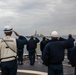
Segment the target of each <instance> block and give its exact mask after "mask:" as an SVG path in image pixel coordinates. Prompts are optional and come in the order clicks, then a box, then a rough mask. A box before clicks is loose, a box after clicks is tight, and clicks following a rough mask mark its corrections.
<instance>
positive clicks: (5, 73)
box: [1, 60, 17, 75]
mask: <svg viewBox="0 0 76 75" xmlns="http://www.w3.org/2000/svg"><path fill="white" fill-rule="evenodd" d="M1 71H2V72H1V75H17V60H12V61H8V62H1Z"/></svg>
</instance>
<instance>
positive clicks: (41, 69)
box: [0, 58, 74, 75]
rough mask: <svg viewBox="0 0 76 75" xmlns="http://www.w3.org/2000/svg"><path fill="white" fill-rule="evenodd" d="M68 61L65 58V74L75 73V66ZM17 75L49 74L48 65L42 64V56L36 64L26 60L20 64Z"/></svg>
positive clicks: (72, 74) (71, 74)
mask: <svg viewBox="0 0 76 75" xmlns="http://www.w3.org/2000/svg"><path fill="white" fill-rule="evenodd" d="M67 62H68V60H67V59H64V62H63V70H64V75H74V68H73V67H71V65H69V64H68V63H67ZM0 75H1V74H0ZM17 75H47V67H46V66H44V65H43V64H42V60H41V58H38V59H36V60H35V65H30V63H29V60H25V61H24V64H23V65H18V72H17Z"/></svg>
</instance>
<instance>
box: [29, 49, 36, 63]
mask: <svg viewBox="0 0 76 75" xmlns="http://www.w3.org/2000/svg"><path fill="white" fill-rule="evenodd" d="M29 60H30V64H34V63H35V50H30V51H29Z"/></svg>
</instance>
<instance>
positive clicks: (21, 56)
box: [18, 49, 23, 62]
mask: <svg viewBox="0 0 76 75" xmlns="http://www.w3.org/2000/svg"><path fill="white" fill-rule="evenodd" d="M18 61H19V62H23V49H18Z"/></svg>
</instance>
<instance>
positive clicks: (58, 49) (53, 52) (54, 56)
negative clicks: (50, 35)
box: [42, 40, 73, 65]
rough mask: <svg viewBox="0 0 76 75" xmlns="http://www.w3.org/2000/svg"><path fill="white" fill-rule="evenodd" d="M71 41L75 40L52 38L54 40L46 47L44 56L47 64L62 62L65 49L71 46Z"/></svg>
mask: <svg viewBox="0 0 76 75" xmlns="http://www.w3.org/2000/svg"><path fill="white" fill-rule="evenodd" d="M71 42H73V41H71V40H67V41H59V40H52V42H50V43H48V44H47V45H46V46H45V48H44V51H43V56H42V59H43V61H44V63H45V65H49V64H61V63H62V61H63V60H64V50H65V49H66V48H70V46H71V45H70V44H71Z"/></svg>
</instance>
